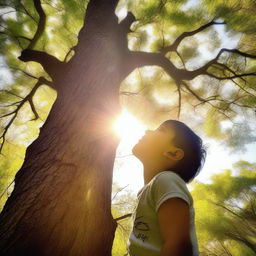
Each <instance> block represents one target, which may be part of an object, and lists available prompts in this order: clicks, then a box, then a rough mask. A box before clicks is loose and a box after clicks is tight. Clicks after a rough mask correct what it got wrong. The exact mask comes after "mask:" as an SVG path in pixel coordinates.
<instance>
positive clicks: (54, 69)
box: [18, 49, 65, 77]
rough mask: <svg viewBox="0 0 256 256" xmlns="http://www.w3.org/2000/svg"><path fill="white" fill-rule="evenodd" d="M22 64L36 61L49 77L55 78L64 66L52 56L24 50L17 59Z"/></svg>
mask: <svg viewBox="0 0 256 256" xmlns="http://www.w3.org/2000/svg"><path fill="white" fill-rule="evenodd" d="M18 58H19V59H20V60H22V61H24V62H28V61H36V62H38V63H40V64H41V65H42V66H43V68H44V70H45V71H46V72H47V73H48V74H49V75H50V76H51V77H55V76H57V75H58V74H60V73H61V72H63V70H62V67H64V66H65V63H63V62H61V61H59V60H58V59H57V58H55V57H54V56H52V55H50V54H48V53H46V52H41V51H36V50H31V49H25V50H23V51H22V52H21V55H20V56H19V57H18Z"/></svg>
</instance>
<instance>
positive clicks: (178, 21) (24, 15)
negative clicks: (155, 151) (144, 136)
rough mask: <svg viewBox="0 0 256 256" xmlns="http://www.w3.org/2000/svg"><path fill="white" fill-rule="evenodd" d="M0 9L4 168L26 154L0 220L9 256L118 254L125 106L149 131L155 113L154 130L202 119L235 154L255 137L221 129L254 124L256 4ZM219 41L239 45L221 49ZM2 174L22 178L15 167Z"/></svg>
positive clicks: (40, 4)
mask: <svg viewBox="0 0 256 256" xmlns="http://www.w3.org/2000/svg"><path fill="white" fill-rule="evenodd" d="M213 2H214V3H213ZM0 7H1V18H0V37H1V41H0V44H1V47H0V53H1V62H2V65H3V66H6V69H5V70H4V72H5V74H8V72H9V76H8V77H6V78H5V80H4V81H2V82H1V95H0V97H1V116H0V117H1V135H0V136H1V144H0V145H1V146H0V151H1V158H2V159H3V160H2V159H1V161H8V157H9V156H11V157H13V155H12V154H13V152H15V153H16V154H17V152H19V154H23V155H24V152H25V147H26V146H28V145H29V146H28V148H27V150H26V156H25V159H24V163H23V165H22V167H21V168H20V170H19V171H18V172H17V173H16V175H15V186H14V190H13V192H12V194H11V196H10V197H9V198H8V200H7V202H6V204H5V205H4V208H3V210H2V212H1V215H0V251H1V253H2V255H56V256H57V255H67V256H69V255H76V256H79V255H110V254H111V247H112V243H113V238H114V233H115V229H116V226H117V223H116V221H115V220H114V219H113V217H112V215H111V183H112V169H113V162H114V159H115V151H116V147H117V145H118V142H119V139H118V138H117V137H116V136H114V134H113V131H112V129H111V124H112V120H113V119H114V117H116V116H117V115H118V114H119V113H120V110H121V105H120V103H122V104H127V106H128V107H129V109H130V110H131V111H132V112H135V110H136V112H137V116H138V117H140V118H142V117H141V113H143V114H144V117H143V119H144V121H145V122H150V121H152V120H153V118H154V117H155V116H156V113H158V117H157V118H155V119H154V121H155V122H157V121H158V120H159V118H160V117H161V118H163V117H166V115H167V116H168V117H169V118H180V119H181V120H183V119H186V118H187V119H191V117H192V116H194V117H193V119H195V121H196V125H197V126H198V127H202V128H204V130H205V131H206V132H207V134H208V135H211V136H214V137H216V138H226V139H231V144H232V143H233V144H232V145H237V144H239V145H240V144H241V143H242V142H245V143H246V142H248V141H247V140H246V138H244V137H241V136H238V135H239V134H242V132H241V129H247V134H248V136H249V135H250V136H249V137H250V141H252V140H253V139H254V135H253V133H252V131H251V127H250V125H249V124H248V125H247V126H241V129H240V128H239V129H237V130H238V132H236V133H235V134H233V131H236V130H235V129H226V130H225V131H223V130H222V128H221V122H222V121H227V120H228V121H230V122H231V123H234V124H237V123H239V122H240V124H241V123H243V120H241V119H242V118H243V117H244V116H245V117H246V118H247V119H248V118H250V120H252V119H253V118H255V112H254V111H255V102H256V98H255V76H256V66H255V58H256V53H255V51H256V49H255V44H254V43H252V41H253V39H254V38H255V21H256V17H255V15H254V12H253V11H254V10H255V3H254V2H253V1H251V2H250V1H243V2H240V1H228V2H226V1H225V2H224V1H206V0H203V1H201V2H200V4H199V5H198V4H197V5H195V4H194V5H193V2H191V1H174V0H173V1H144V0H141V1H139V0H138V1H120V2H118V3H117V1H113V0H104V1H103V0H91V1H89V2H85V1H79V0H62V1H47V0H41V1H40V0H34V1H27V0H23V1H15V0H2V1H1V4H0ZM125 9H128V11H129V12H128V14H127V15H126V16H125V17H123V19H121V18H120V20H118V17H117V15H116V14H115V11H116V12H117V13H119V16H120V17H121V16H122V14H123V12H124V10H125ZM245 16H246V20H244V17H245ZM222 34H225V35H227V37H226V41H227V40H231V39H230V38H232V40H233V38H234V37H235V36H240V40H239V43H238V44H236V45H235V46H233V45H232V47H222V45H223V42H222V39H221V38H220V36H221V35H222ZM228 35H229V36H230V37H228ZM231 36H233V37H231ZM207 48H208V50H209V51H208V55H207V54H206V55H205V54H204V52H205V51H206V49H207ZM209 52H212V53H214V56H211V55H210V54H209ZM145 66H151V67H145ZM131 78H133V79H134V80H136V83H133V85H135V86H131V80H132V79H131ZM8 79H9V80H8ZM122 82H123V83H122ZM121 83H122V84H121ZM120 85H121V86H120ZM156 93H158V94H161V95H165V98H166V95H169V99H170V102H169V104H167V106H166V105H164V107H163V105H162V104H160V102H157V100H156V98H155V96H156V95H155V94H156ZM138 95H140V96H143V97H144V98H146V99H147V102H148V104H150V106H153V107H154V109H156V110H157V111H155V112H154V111H148V112H147V111H145V108H144V107H143V106H144V105H143V104H144V103H143V101H142V102H141V103H143V104H142V105H141V108H140V110H141V111H138V104H137V103H136V102H135V103H134V102H133V100H132V99H133V98H136V96H138ZM120 96H121V98H120ZM127 98H128V99H129V100H128V103H127ZM120 99H121V100H120ZM132 102H133V104H130V103H132ZM149 109H150V110H151V108H149ZM149 109H148V110H149ZM48 113H49V115H48ZM166 113H167V114H166ZM39 128H40V129H39ZM39 131H40V134H39V137H38V138H37V139H36V140H35V141H34V142H33V143H32V141H33V140H34V139H35V138H36V137H37V135H38V133H39ZM250 133H251V134H250ZM15 134H16V135H15ZM17 134H25V135H24V137H23V138H22V137H19V136H18V135H17ZM234 138H235V139H234ZM21 139H23V141H25V142H24V143H25V145H24V143H22V142H21ZM232 139H233V141H232ZM227 141H228V140H227ZM229 141H230V140H229ZM237 141H239V143H237ZM15 143H16V144H18V145H17V147H16V151H15V150H14V149H15ZM22 162H23V159H21V160H19V162H15V166H16V167H19V166H21V164H22ZM6 163H7V162H6ZM6 168H7V170H6V171H8V170H11V171H10V174H11V175H14V169H15V168H14V164H13V165H12V163H8V164H7V165H6ZM4 171H5V170H1V172H4ZM6 175H7V174H6ZM6 180H8V179H6Z"/></svg>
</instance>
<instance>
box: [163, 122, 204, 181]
mask: <svg viewBox="0 0 256 256" xmlns="http://www.w3.org/2000/svg"><path fill="white" fill-rule="evenodd" d="M163 124H164V125H167V126H169V127H171V128H172V129H173V130H174V132H175V137H174V139H173V143H174V144H175V146H176V147H179V148H181V149H182V150H183V151H184V158H183V159H182V160H180V161H179V162H178V164H177V165H175V166H174V168H175V170H176V171H177V172H178V174H179V175H180V176H181V178H182V179H183V180H184V181H185V182H186V183H189V182H190V181H192V180H193V179H194V178H195V177H196V176H197V175H198V174H199V173H200V171H201V169H202V167H203V165H204V163H205V158H206V149H205V148H204V146H203V141H202V139H201V138H200V137H199V136H198V135H196V134H195V133H194V132H193V131H192V130H191V129H190V128H189V127H188V126H187V125H185V124H184V123H182V122H180V121H177V120H166V121H165V122H163Z"/></svg>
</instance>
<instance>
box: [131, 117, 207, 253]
mask: <svg viewBox="0 0 256 256" xmlns="http://www.w3.org/2000/svg"><path fill="white" fill-rule="evenodd" d="M132 152H133V154H134V155H135V156H136V157H137V158H138V159H139V160H140V161H141V162H142V164H143V175H144V184H145V185H144V187H143V188H142V189H141V190H140V191H139V192H138V195H137V197H138V201H137V205H136V208H135V211H134V213H133V215H132V220H133V229H132V231H131V233H130V237H129V241H128V251H129V254H130V255H131V256H170V255H174V256H185V255H186V256H196V255H198V254H199V252H198V244H197V237H196V230H195V223H194V217H195V211H194V207H193V198H192V196H191V194H190V192H189V190H188V188H187V186H186V183H189V182H190V181H192V180H193V179H194V178H195V177H196V176H197V175H198V173H199V172H200V170H201V169H202V166H203V164H204V161H205V157H206V151H205V149H204V147H203V143H202V140H201V138H200V137H199V136H198V135H196V134H195V133H194V132H193V131H192V130H191V129H190V128H189V127H188V126H187V125H185V124H184V123H182V122H180V121H176V120H167V121H165V122H163V123H162V124H161V125H160V126H159V127H158V128H157V129H155V130H147V131H146V133H145V135H144V136H143V137H142V139H140V140H139V141H138V143H137V144H136V145H135V146H134V147H133V149H132Z"/></svg>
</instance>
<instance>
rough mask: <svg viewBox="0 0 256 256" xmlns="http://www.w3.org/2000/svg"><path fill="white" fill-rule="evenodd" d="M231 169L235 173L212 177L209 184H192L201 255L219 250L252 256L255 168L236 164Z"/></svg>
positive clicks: (246, 164) (224, 253)
mask: <svg viewBox="0 0 256 256" xmlns="http://www.w3.org/2000/svg"><path fill="white" fill-rule="evenodd" d="M233 167H234V172H232V171H231V170H225V171H224V172H223V173H219V174H216V175H214V176H212V179H211V180H212V183H211V184H202V183H196V182H195V183H194V184H195V185H194V187H193V190H192V195H193V198H194V202H195V204H194V206H195V210H196V227H197V236H198V239H199V246H200V252H201V253H202V255H207V254H206V253H207V252H208V253H209V252H211V253H220V252H221V251H222V253H223V255H229V254H227V252H228V251H229V252H230V253H232V255H234V256H240V255H252V251H251V249H250V246H253V244H254V246H255V242H256V241H255V240H254V239H253V237H254V236H255V232H256V230H255V228H254V227H255V221H256V216H255V211H254V210H253V209H255V207H256V205H255V200H254V198H255V193H256V191H255V188H253V187H255V184H256V177H255V167H256V166H255V163H248V162H245V161H239V162H237V163H236V164H234V166H233ZM234 174H235V176H234ZM248 206H249V207H248ZM253 234H254V235H253ZM224 244H225V247H226V248H225V249H226V250H224V251H223V245H224ZM204 253H205V254H204Z"/></svg>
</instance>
